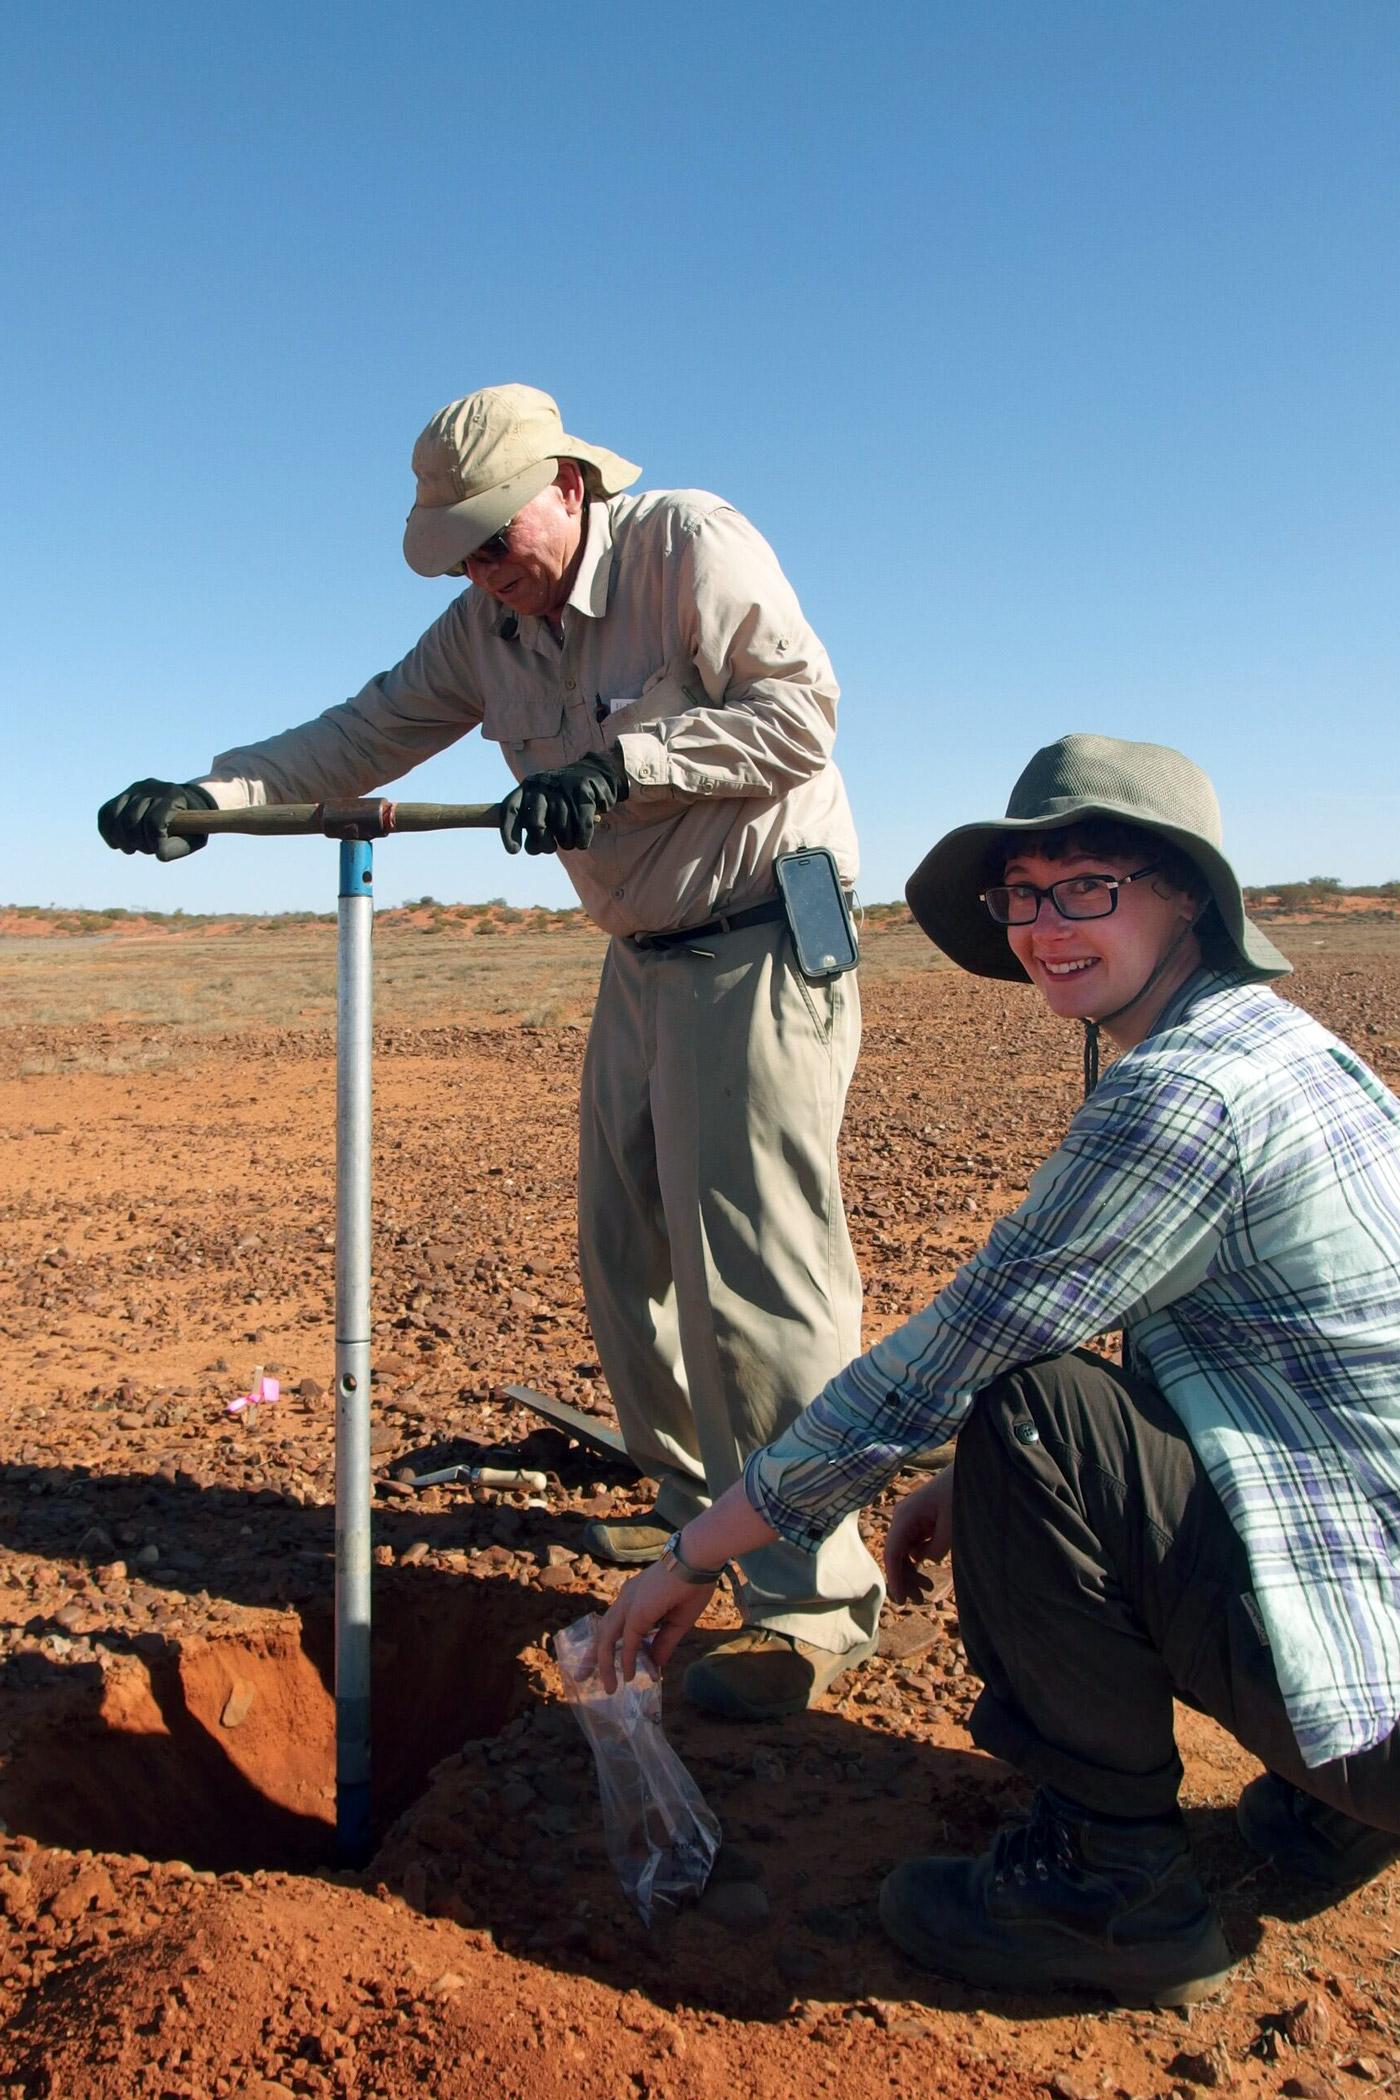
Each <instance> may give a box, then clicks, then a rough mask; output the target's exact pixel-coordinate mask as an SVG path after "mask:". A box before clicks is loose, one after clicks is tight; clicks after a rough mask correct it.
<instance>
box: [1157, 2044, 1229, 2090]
mask: <svg viewBox="0 0 1400 2100" xmlns="http://www.w3.org/2000/svg"><path fill="white" fill-rule="evenodd" d="M1168 2069H1170V2070H1172V2071H1175V2072H1176V2074H1177V2076H1178V2077H1179V2078H1189V2079H1190V2081H1191V2083H1192V2085H1206V2086H1215V2085H1228V2084H1229V2082H1230V2076H1231V2070H1232V2066H1231V2063H1230V2053H1229V2051H1228V2050H1227V2049H1226V2047H1225V2044H1224V2043H1223V2042H1217V2043H1216V2044H1215V2046H1214V2048H1211V2049H1202V2050H1199V2051H1193V2050H1188V2049H1183V2050H1181V2051H1180V2052H1179V2053H1178V2054H1177V2055H1176V2056H1174V2057H1173V2058H1172V2060H1171V2063H1170V2065H1169V2066H1168Z"/></svg>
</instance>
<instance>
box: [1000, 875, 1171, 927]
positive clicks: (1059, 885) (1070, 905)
mask: <svg viewBox="0 0 1400 2100" xmlns="http://www.w3.org/2000/svg"><path fill="white" fill-rule="evenodd" d="M1158 866H1159V863H1158V862H1156V861H1153V862H1152V864H1151V866H1150V867H1146V868H1138V869H1137V870H1136V871H1135V872H1134V873H1133V874H1131V875H1065V876H1062V877H1061V879H1060V881H1059V882H1052V883H1050V884H1049V885H1048V886H1047V887H1046V888H1045V889H1041V888H1040V886H1039V884H1038V883H1034V882H998V883H994V884H993V886H992V888H991V889H989V890H983V892H982V902H983V903H984V904H985V905H986V907H987V910H988V911H989V912H990V913H991V916H992V917H993V918H994V919H995V920H996V922H997V924H998V926H1029V925H1031V924H1032V923H1033V922H1034V921H1035V920H1036V919H1038V918H1039V916H1040V905H1041V900H1042V898H1044V897H1048V898H1049V899H1050V902H1051V903H1052V904H1053V905H1054V907H1055V909H1056V911H1057V912H1058V913H1059V914H1060V917H1061V918H1062V919H1106V918H1108V917H1109V916H1110V914H1111V913H1113V912H1115V911H1117V909H1118V892H1119V890H1120V889H1123V888H1124V887H1125V886H1126V885H1127V884H1128V883H1130V882H1140V881H1141V879H1142V877H1143V876H1144V875H1154V874H1155V873H1156V872H1157V868H1158Z"/></svg>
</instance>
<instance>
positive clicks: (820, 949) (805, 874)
mask: <svg viewBox="0 0 1400 2100" xmlns="http://www.w3.org/2000/svg"><path fill="white" fill-rule="evenodd" d="M773 866H774V872H775V873H776V875H777V878H778V889H779V891H780V893H781V895H782V900H783V909H784V910H785V912H786V913H787V922H788V932H789V933H790V934H791V935H792V945H793V948H794V950H795V952H796V955H797V967H798V969H799V970H800V971H801V972H802V974H803V976H804V977H810V978H813V979H817V978H822V977H839V976H840V974H841V972H842V971H843V970H853V969H854V968H855V966H856V964H857V963H858V962H859V961H860V949H859V947H858V946H857V943H856V929H855V927H854V925H853V924H852V921H851V912H850V906H849V905H848V904H847V902H846V893H845V891H844V890H843V889H842V887H841V877H840V874H839V873H838V871H837V867H836V857H835V855H834V854H833V853H832V852H830V850H829V849H828V848H827V847H825V846H804V847H803V848H802V849H801V851H800V852H797V853H782V854H780V855H779V856H778V858H777V860H776V861H775V862H774V864H773Z"/></svg>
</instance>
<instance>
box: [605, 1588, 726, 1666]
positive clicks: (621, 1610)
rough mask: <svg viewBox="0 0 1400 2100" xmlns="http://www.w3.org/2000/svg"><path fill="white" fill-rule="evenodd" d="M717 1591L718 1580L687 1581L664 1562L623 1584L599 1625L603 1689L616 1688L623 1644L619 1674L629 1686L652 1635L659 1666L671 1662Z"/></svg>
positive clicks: (653, 1650) (652, 1650) (655, 1660)
mask: <svg viewBox="0 0 1400 2100" xmlns="http://www.w3.org/2000/svg"><path fill="white" fill-rule="evenodd" d="M718 1579H719V1578H718V1577H716V1578H715V1580H716V1581H718ZM714 1593H715V1585H714V1583H713V1582H686V1581H685V1580H684V1579H683V1578H682V1577H681V1576H679V1575H673V1574H672V1573H671V1571H670V1570H669V1569H668V1568H667V1567H666V1566H665V1565H664V1564H663V1563H662V1562H661V1561H657V1562H656V1563H655V1564H654V1566H652V1567H650V1568H648V1569H647V1570H646V1572H645V1573H644V1574H642V1575H634V1576H633V1577H632V1579H631V1581H630V1582H624V1583H623V1585H622V1588H621V1589H620V1590H619V1591H618V1593H617V1595H616V1596H615V1597H614V1599H613V1601H612V1603H611V1604H610V1605H609V1607H608V1609H607V1610H606V1611H605V1612H604V1614H603V1618H602V1623H601V1624H600V1626H599V1628H598V1675H599V1676H600V1677H601V1678H602V1680H603V1689H604V1691H606V1692H615V1691H616V1690H617V1682H618V1676H619V1670H618V1657H617V1648H618V1644H619V1642H620V1643H621V1646H622V1656H621V1662H622V1668H621V1673H620V1674H621V1676H622V1677H623V1678H625V1679H626V1681H627V1682H628V1683H629V1684H630V1683H631V1681H632V1674H633V1672H634V1671H635V1669H636V1667H637V1650H638V1649H639V1648H640V1647H641V1645H642V1643H643V1641H644V1640H646V1639H647V1637H648V1635H650V1636H651V1659H652V1661H653V1662H654V1663H655V1664H656V1667H657V1669H658V1670H659V1669H661V1668H662V1666H663V1665H664V1664H665V1663H667V1662H668V1661H669V1660H670V1658H671V1656H672V1655H673V1654H674V1653H675V1650H676V1646H677V1644H678V1643H679V1641H680V1640H681V1639H682V1638H683V1636H684V1635H686V1634H687V1633H689V1631H690V1629H691V1627H692V1626H693V1625H694V1624H695V1621H696V1620H697V1619H698V1618H699V1617H700V1614H701V1613H702V1612H703V1611H704V1609H705V1606H706V1605H707V1604H708V1603H709V1601H710V1599H711V1597H713V1595H714Z"/></svg>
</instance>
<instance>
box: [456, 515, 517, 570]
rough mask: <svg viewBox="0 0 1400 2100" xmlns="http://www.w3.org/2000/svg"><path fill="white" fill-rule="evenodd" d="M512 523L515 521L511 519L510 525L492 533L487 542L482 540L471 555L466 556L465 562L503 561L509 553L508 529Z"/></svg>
mask: <svg viewBox="0 0 1400 2100" xmlns="http://www.w3.org/2000/svg"><path fill="white" fill-rule="evenodd" d="M514 523H515V520H514V518H512V519H511V520H510V523H509V524H506V525H503V526H502V527H501V529H500V531H499V532H493V533H492V535H491V537H490V539H489V540H483V541H482V543H481V545H480V546H479V547H473V548H472V551H471V553H470V554H469V555H468V556H467V560H468V561H504V560H505V558H506V556H507V555H508V554H509V552H510V528H511V526H512V525H513V524H514Z"/></svg>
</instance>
